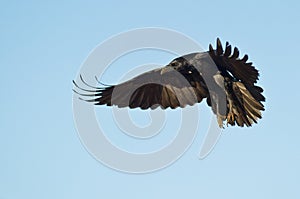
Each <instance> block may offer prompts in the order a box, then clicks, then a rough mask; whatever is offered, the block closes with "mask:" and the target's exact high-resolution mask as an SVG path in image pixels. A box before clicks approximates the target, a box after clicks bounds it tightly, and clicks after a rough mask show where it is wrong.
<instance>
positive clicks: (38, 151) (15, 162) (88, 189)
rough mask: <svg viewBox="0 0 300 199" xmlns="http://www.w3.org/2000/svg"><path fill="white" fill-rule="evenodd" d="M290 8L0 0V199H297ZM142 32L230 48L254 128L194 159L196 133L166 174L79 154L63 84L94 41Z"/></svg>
mask: <svg viewBox="0 0 300 199" xmlns="http://www.w3.org/2000/svg"><path fill="white" fill-rule="evenodd" d="M299 9H300V3H299V1H296V0H294V1H291V0H286V1H279V0H274V1H256V0H252V1H232V0H229V1H196V0H195V1H189V0H186V1H182V2H180V1H156V0H153V1H150V2H145V3H142V2H141V1H127V2H126V3H125V2H117V1H113V0H112V1H106V2H104V1H103V2H101V1H67V0H66V1H49V2H46V1H15V0H11V1H0V67H1V78H0V90H1V98H0V100H1V103H0V117H1V118H0V121H1V125H0V133H1V134H0V135H1V139H0V158H1V159H0V198H1V199H17V198H30V199H40V198H45V199H48V198H49V199H53V198H74V199H77V198H78V199H79V198H90V199H92V198H232V199H238V198H244V199H248V198H249V199H250V198H251V199H253V198H256V199H262V198H264V199H266V198H272V199H274V198H278V199H279V198H295V199H296V198H300V191H299V186H300V169H299V168H300V132H299V124H300V123H299V119H298V117H299V111H300V108H299V101H300V92H299V73H300V69H299V68H300V66H299V61H298V60H299V44H300V38H299V35H300V23H299V19H300V13H299ZM149 26H151V27H161V28H169V29H174V30H177V31H179V32H182V33H184V34H186V35H187V36H189V37H191V38H193V39H194V40H196V41H198V42H199V43H200V44H202V46H203V48H204V49H207V47H208V44H209V43H215V39H216V37H220V38H221V40H222V41H226V40H228V41H230V42H231V43H232V44H233V45H236V46H238V47H239V49H240V50H241V53H242V54H243V53H247V54H248V55H249V56H250V60H251V61H253V62H254V65H255V66H257V67H258V69H259V70H260V72H261V78H260V81H259V84H260V85H261V86H263V87H264V89H265V95H266V97H267V102H266V103H265V105H266V111H265V112H264V114H263V119H262V120H261V121H259V124H258V125H255V126H254V127H252V128H249V129H241V128H237V127H235V128H227V129H226V130H225V131H224V133H223V135H222V137H221V139H220V141H219V143H218V144H217V146H216V147H215V149H214V150H213V152H212V153H211V154H210V155H209V156H208V157H207V158H206V159H204V160H199V159H198V158H197V154H198V152H199V147H200V145H201V143H202V140H203V133H202V134H201V133H199V135H198V136H197V138H196V140H195V142H194V143H193V145H192V147H191V148H190V149H189V151H188V152H187V153H186V154H185V155H184V156H183V157H182V158H181V159H179V160H178V161H176V162H175V163H174V164H173V165H171V166H170V167H167V168H166V169H163V170H161V171H158V172H154V173H150V174H145V175H133V174H126V173H120V172H117V171H114V170H112V169H109V168H107V167H106V166H103V165H102V164H100V163H99V162H98V161H97V160H95V159H94V158H93V157H92V156H91V155H90V154H89V153H88V152H87V151H86V150H85V148H84V147H83V146H82V144H81V142H80V140H79V138H78V135H77V132H76V129H75V126H74V121H73V115H72V94H73V93H72V83H71V80H72V79H74V78H75V77H76V75H77V72H78V70H79V68H80V65H81V64H82V62H83V61H84V60H85V58H86V57H87V55H88V54H89V52H90V51H91V50H92V49H93V48H94V47H96V45H98V44H99V43H100V42H103V41H104V40H106V39H107V38H108V37H110V36H112V35H115V34H118V33H120V32H123V31H127V30H130V29H133V28H142V27H149ZM148 53H149V52H148ZM154 57H155V56H154ZM170 58H171V56H169V55H168V57H166V58H164V57H161V59H160V60H152V62H154V63H161V64H164V63H166V62H168V61H169V59H170ZM135 59H136V58H135ZM140 61H141V62H140V63H143V59H142V57H141V59H140ZM150 61H151V60H149V59H148V60H146V63H147V62H150ZM124 62H125V61H124ZM126 63H128V64H130V60H129V59H127V60H126ZM118 67H119V68H120V67H121V62H120V65H118V66H116V67H115V68H114V69H115V71H116V74H119V73H117V70H118ZM127 67H130V66H127ZM133 67H134V65H133ZM117 79H119V77H115V79H113V78H112V79H108V81H109V83H114V82H113V81H114V80H117ZM204 107H205V106H204ZM98 111H101V108H99V109H98ZM204 121H205V120H204ZM111 125H112V128H113V125H114V124H113V123H112V124H111Z"/></svg>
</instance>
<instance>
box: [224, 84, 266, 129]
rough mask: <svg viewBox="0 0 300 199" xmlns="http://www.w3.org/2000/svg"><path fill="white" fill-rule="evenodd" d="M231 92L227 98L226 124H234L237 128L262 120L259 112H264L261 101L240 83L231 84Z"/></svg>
mask: <svg viewBox="0 0 300 199" xmlns="http://www.w3.org/2000/svg"><path fill="white" fill-rule="evenodd" d="M259 88H260V87H259ZM260 89H261V88H260ZM232 90H233V92H232V93H231V95H230V96H229V97H228V113H227V123H228V124H231V125H235V123H236V124H237V125H238V126H244V125H246V126H251V125H252V124H253V123H257V120H258V119H261V118H262V114H261V111H263V110H265V109H264V105H263V104H262V103H261V100H260V99H257V97H256V98H255V97H253V95H252V94H251V93H250V92H249V90H248V89H247V87H246V86H245V85H244V84H243V83H242V82H233V83H232ZM261 90H262V89H261Z"/></svg>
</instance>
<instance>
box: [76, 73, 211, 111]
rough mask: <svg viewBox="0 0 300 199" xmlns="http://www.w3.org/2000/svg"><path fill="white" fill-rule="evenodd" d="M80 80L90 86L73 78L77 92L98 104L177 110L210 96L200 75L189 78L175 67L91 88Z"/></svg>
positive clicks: (84, 98)
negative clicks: (112, 84) (83, 85)
mask: <svg viewBox="0 0 300 199" xmlns="http://www.w3.org/2000/svg"><path fill="white" fill-rule="evenodd" d="M80 77H81V76H80ZM81 81H82V83H84V84H85V86H87V87H89V88H87V89H85V88H83V87H82V86H79V85H78V84H77V83H76V82H75V81H73V83H74V85H75V86H76V88H77V89H76V90H74V91H75V92H76V93H78V94H79V95H81V98H83V100H85V101H88V102H93V103H94V104H95V105H103V104H106V105H108V106H112V105H116V106H118V107H130V108H137V107H140V108H141V109H148V108H151V109H155V108H157V107H159V106H160V107H161V108H162V109H166V108H168V107H170V108H172V109H174V108H177V107H185V106H186V105H193V104H195V103H197V102H201V101H202V99H203V98H205V97H207V95H208V91H207V88H206V85H205V83H204V81H203V79H202V78H201V76H200V75H199V74H195V75H190V76H189V78H188V79H186V78H185V77H184V76H183V75H181V74H180V73H179V72H177V71H176V70H171V71H168V72H163V68H160V69H156V70H152V71H149V72H146V73H143V74H141V75H139V76H137V77H135V78H133V79H131V80H128V81H126V82H124V83H121V84H118V85H114V86H106V87H92V86H89V85H88V84H87V83H86V82H85V81H84V80H83V78H82V77H81Z"/></svg>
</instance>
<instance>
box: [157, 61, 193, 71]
mask: <svg viewBox="0 0 300 199" xmlns="http://www.w3.org/2000/svg"><path fill="white" fill-rule="evenodd" d="M191 67H192V66H191V65H190V64H189V62H188V61H187V60H186V59H185V58H183V57H179V58H176V59H174V60H172V61H171V62H170V63H169V64H168V65H166V66H165V67H164V68H162V72H161V73H162V74H163V73H166V72H170V71H173V70H176V71H178V72H180V73H186V72H189V69H190V68H191Z"/></svg>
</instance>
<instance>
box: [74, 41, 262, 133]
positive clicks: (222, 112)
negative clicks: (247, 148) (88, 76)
mask: <svg viewBox="0 0 300 199" xmlns="http://www.w3.org/2000/svg"><path fill="white" fill-rule="evenodd" d="M247 61H248V55H244V56H243V57H242V58H239V50H238V49H237V48H236V47H235V48H232V47H231V45H230V44H229V43H228V42H226V44H225V48H224V49H223V47H222V44H221V42H220V39H219V38H217V42H216V49H214V48H213V47H212V45H209V50H208V51H206V52H196V53H191V54H187V55H183V56H181V57H178V58H175V59H174V60H172V61H171V62H170V63H169V64H167V65H166V66H164V67H162V68H158V69H154V70H151V71H149V72H145V73H143V74H141V75H138V76H136V77H134V78H132V79H130V80H128V81H125V82H123V83H120V84H117V85H110V86H107V85H104V84H103V85H102V86H100V87H94V86H90V85H89V84H87V83H86V82H85V81H84V80H83V78H82V76H81V75H80V80H81V81H82V83H83V84H85V86H87V87H89V88H83V87H82V86H79V85H78V84H77V83H76V82H75V81H73V83H74V85H75V87H74V92H75V93H77V94H79V95H80V96H81V98H80V99H82V100H85V101H87V102H90V103H94V104H95V105H107V106H112V105H115V106H117V107H119V108H122V107H129V108H141V109H149V108H150V109H155V108H157V107H160V108H161V109H167V108H171V109H175V108H177V107H181V108H184V107H185V106H187V105H190V106H192V105H194V104H196V103H200V102H201V101H202V100H203V99H205V98H206V102H207V104H208V106H210V107H211V108H212V111H213V113H214V114H215V115H216V117H217V121H218V124H219V126H220V127H221V128H224V127H223V126H224V122H226V124H227V126H228V125H232V126H234V125H238V126H240V127H244V126H247V127H249V126H251V125H252V124H253V123H257V120H258V119H260V118H262V113H261V112H262V111H264V105H263V104H262V102H264V101H265V97H264V96H263V94H262V93H263V89H262V88H261V87H259V86H257V85H256V83H257V80H258V79H259V72H258V70H257V69H256V68H255V67H254V66H253V65H252V63H251V62H247ZM83 98H85V99H83Z"/></svg>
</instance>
